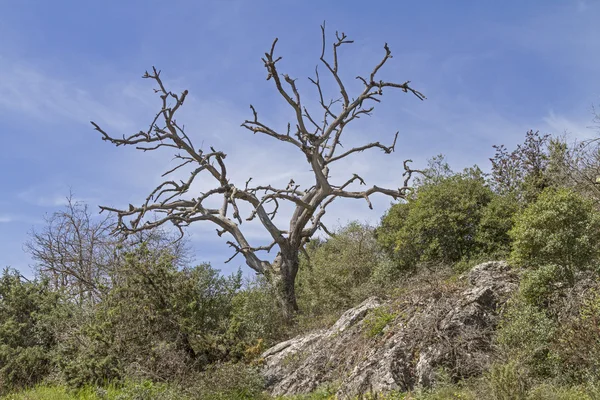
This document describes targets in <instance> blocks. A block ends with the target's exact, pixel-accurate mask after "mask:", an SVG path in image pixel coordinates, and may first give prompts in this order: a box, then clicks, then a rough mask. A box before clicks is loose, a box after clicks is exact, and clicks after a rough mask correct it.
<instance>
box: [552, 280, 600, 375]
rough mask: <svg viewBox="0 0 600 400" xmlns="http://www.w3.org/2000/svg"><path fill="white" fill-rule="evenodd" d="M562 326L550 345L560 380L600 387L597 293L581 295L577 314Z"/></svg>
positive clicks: (599, 302)
mask: <svg viewBox="0 0 600 400" xmlns="http://www.w3.org/2000/svg"><path fill="white" fill-rule="evenodd" d="M562 322H563V323H562V325H561V329H560V331H559V332H558V335H557V337H556V339H555V340H554V341H553V350H554V352H555V354H556V358H557V359H558V361H559V362H558V366H559V368H558V371H557V373H558V374H559V375H560V377H561V380H563V381H567V382H576V383H594V384H596V385H598V384H600V378H599V377H600V336H599V335H598V333H599V332H600V291H599V290H598V289H597V288H595V289H592V290H589V291H588V292H587V293H585V295H584V297H583V299H582V302H581V304H580V307H579V312H578V313H577V314H576V315H574V316H572V317H570V318H568V319H566V320H563V321H562Z"/></svg>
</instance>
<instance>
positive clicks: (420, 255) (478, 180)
mask: <svg viewBox="0 0 600 400" xmlns="http://www.w3.org/2000/svg"><path fill="white" fill-rule="evenodd" d="M493 196H494V195H493V193H492V191H491V190H490V189H489V188H488V187H486V185H485V180H484V179H483V177H482V175H481V172H480V171H479V170H478V169H472V170H467V171H465V172H464V173H461V174H455V175H452V176H449V177H442V178H439V179H437V180H435V181H434V182H432V183H427V184H425V185H423V186H421V187H419V188H418V190H417V193H416V196H415V197H414V198H413V199H411V200H409V202H408V203H407V204H398V205H394V206H392V209H391V210H390V211H388V213H387V214H386V215H385V216H384V217H383V219H382V228H381V229H380V230H379V231H378V235H377V237H378V240H379V241H380V243H381V244H382V246H383V247H384V248H386V249H388V251H389V250H391V249H392V246H393V256H394V257H395V258H396V259H400V260H401V262H402V263H403V264H404V265H415V264H416V263H417V262H419V261H421V262H433V263H455V262H458V261H460V260H461V259H463V258H469V257H471V256H474V255H476V254H478V253H479V251H480V248H481V246H480V244H479V243H478V240H477V234H478V229H479V225H480V222H481V220H482V217H483V216H484V210H486V207H487V205H488V204H489V203H490V202H491V201H492V199H493ZM496 208H498V207H496ZM496 208H494V209H493V210H491V211H488V212H487V214H486V215H487V217H486V218H487V221H490V222H491V220H492V219H495V218H500V215H501V213H500V212H495V210H496ZM502 211H504V208H502ZM494 229H495V228H494ZM498 229H499V228H498ZM491 236H501V232H496V231H494V230H491V229H489V233H488V234H487V236H486V237H491ZM488 246H489V243H488Z"/></svg>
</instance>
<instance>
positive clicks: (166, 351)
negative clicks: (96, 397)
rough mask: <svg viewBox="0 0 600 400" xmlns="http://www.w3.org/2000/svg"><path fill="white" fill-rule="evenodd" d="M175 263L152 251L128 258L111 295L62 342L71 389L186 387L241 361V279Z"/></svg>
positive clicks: (143, 248)
mask: <svg viewBox="0 0 600 400" xmlns="http://www.w3.org/2000/svg"><path fill="white" fill-rule="evenodd" d="M172 261H173V259H172V257H171V255H170V254H169V253H164V252H158V253H157V252H153V251H150V250H149V249H148V248H147V247H146V246H141V247H140V248H139V249H137V250H136V251H135V252H133V253H130V254H128V255H127V257H126V262H125V263H124V265H123V266H122V269H121V270H120V272H119V273H120V275H119V276H118V277H116V279H115V285H114V286H113V287H112V288H111V290H110V292H108V294H106V296H105V298H104V299H103V300H102V301H101V302H100V303H98V304H97V305H95V306H94V307H93V309H91V310H90V311H88V313H84V314H85V316H84V318H82V319H81V321H79V323H78V324H77V326H75V327H74V329H73V332H72V334H71V335H69V336H68V337H67V339H66V340H65V341H64V342H63V343H62V344H61V347H60V350H61V351H60V359H61V363H60V365H61V370H62V372H63V375H64V378H65V379H66V381H67V382H68V383H69V384H70V385H72V386H77V387H80V386H85V385H87V384H106V383H108V382H111V381H114V380H119V379H123V378H125V377H134V378H137V379H166V380H174V381H178V380H179V379H182V378H183V377H185V376H186V375H187V374H189V373H191V372H193V371H194V370H197V369H199V368H201V367H203V366H205V365H207V364H210V363H213V362H216V361H221V360H226V359H228V358H230V357H233V356H235V354H231V352H230V347H232V346H230V345H229V337H228V335H227V331H228V324H229V319H230V317H231V313H232V298H233V297H234V296H235V295H236V293H237V291H238V290H239V288H240V276H239V275H235V276H231V277H223V276H220V275H219V273H218V271H216V270H214V269H213V268H211V267H210V265H207V264H202V265H199V266H197V267H194V268H183V269H178V268H177V267H175V266H174V265H173V263H172Z"/></svg>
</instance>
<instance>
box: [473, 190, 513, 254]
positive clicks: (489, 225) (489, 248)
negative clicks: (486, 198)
mask: <svg viewBox="0 0 600 400" xmlns="http://www.w3.org/2000/svg"><path fill="white" fill-rule="evenodd" d="M518 209H519V204H518V201H517V199H516V198H515V197H514V196H511V195H504V196H500V195H496V196H493V197H492V199H491V201H490V202H489V203H488V204H487V205H486V206H485V208H484V209H483V210H482V213H481V219H480V221H479V226H478V228H477V234H476V236H475V239H476V241H477V243H478V245H479V247H480V249H479V251H480V252H481V253H482V254H485V255H487V256H497V257H502V258H503V257H506V256H507V255H508V253H510V245H511V239H510V236H509V234H508V232H509V231H510V230H511V229H512V227H513V218H514V216H515V214H516V213H517V211H518Z"/></svg>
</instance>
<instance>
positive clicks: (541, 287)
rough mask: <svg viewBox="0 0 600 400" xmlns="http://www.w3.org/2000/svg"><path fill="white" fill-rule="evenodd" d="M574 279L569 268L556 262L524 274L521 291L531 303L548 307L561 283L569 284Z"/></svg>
mask: <svg viewBox="0 0 600 400" xmlns="http://www.w3.org/2000/svg"><path fill="white" fill-rule="evenodd" d="M572 281H573V276H572V274H571V273H570V270H569V269H567V268H564V267H561V266H558V265H556V264H550V265H544V266H541V267H539V268H537V269H535V270H529V271H526V272H525V273H524V274H523V277H522V278H521V284H520V285H519V291H520V294H521V296H522V297H523V299H524V300H525V301H527V302H528V303H529V304H531V305H534V306H537V307H547V306H548V302H549V300H550V298H551V296H552V295H553V294H554V293H555V292H556V291H557V290H559V288H560V286H561V284H569V283H572Z"/></svg>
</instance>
